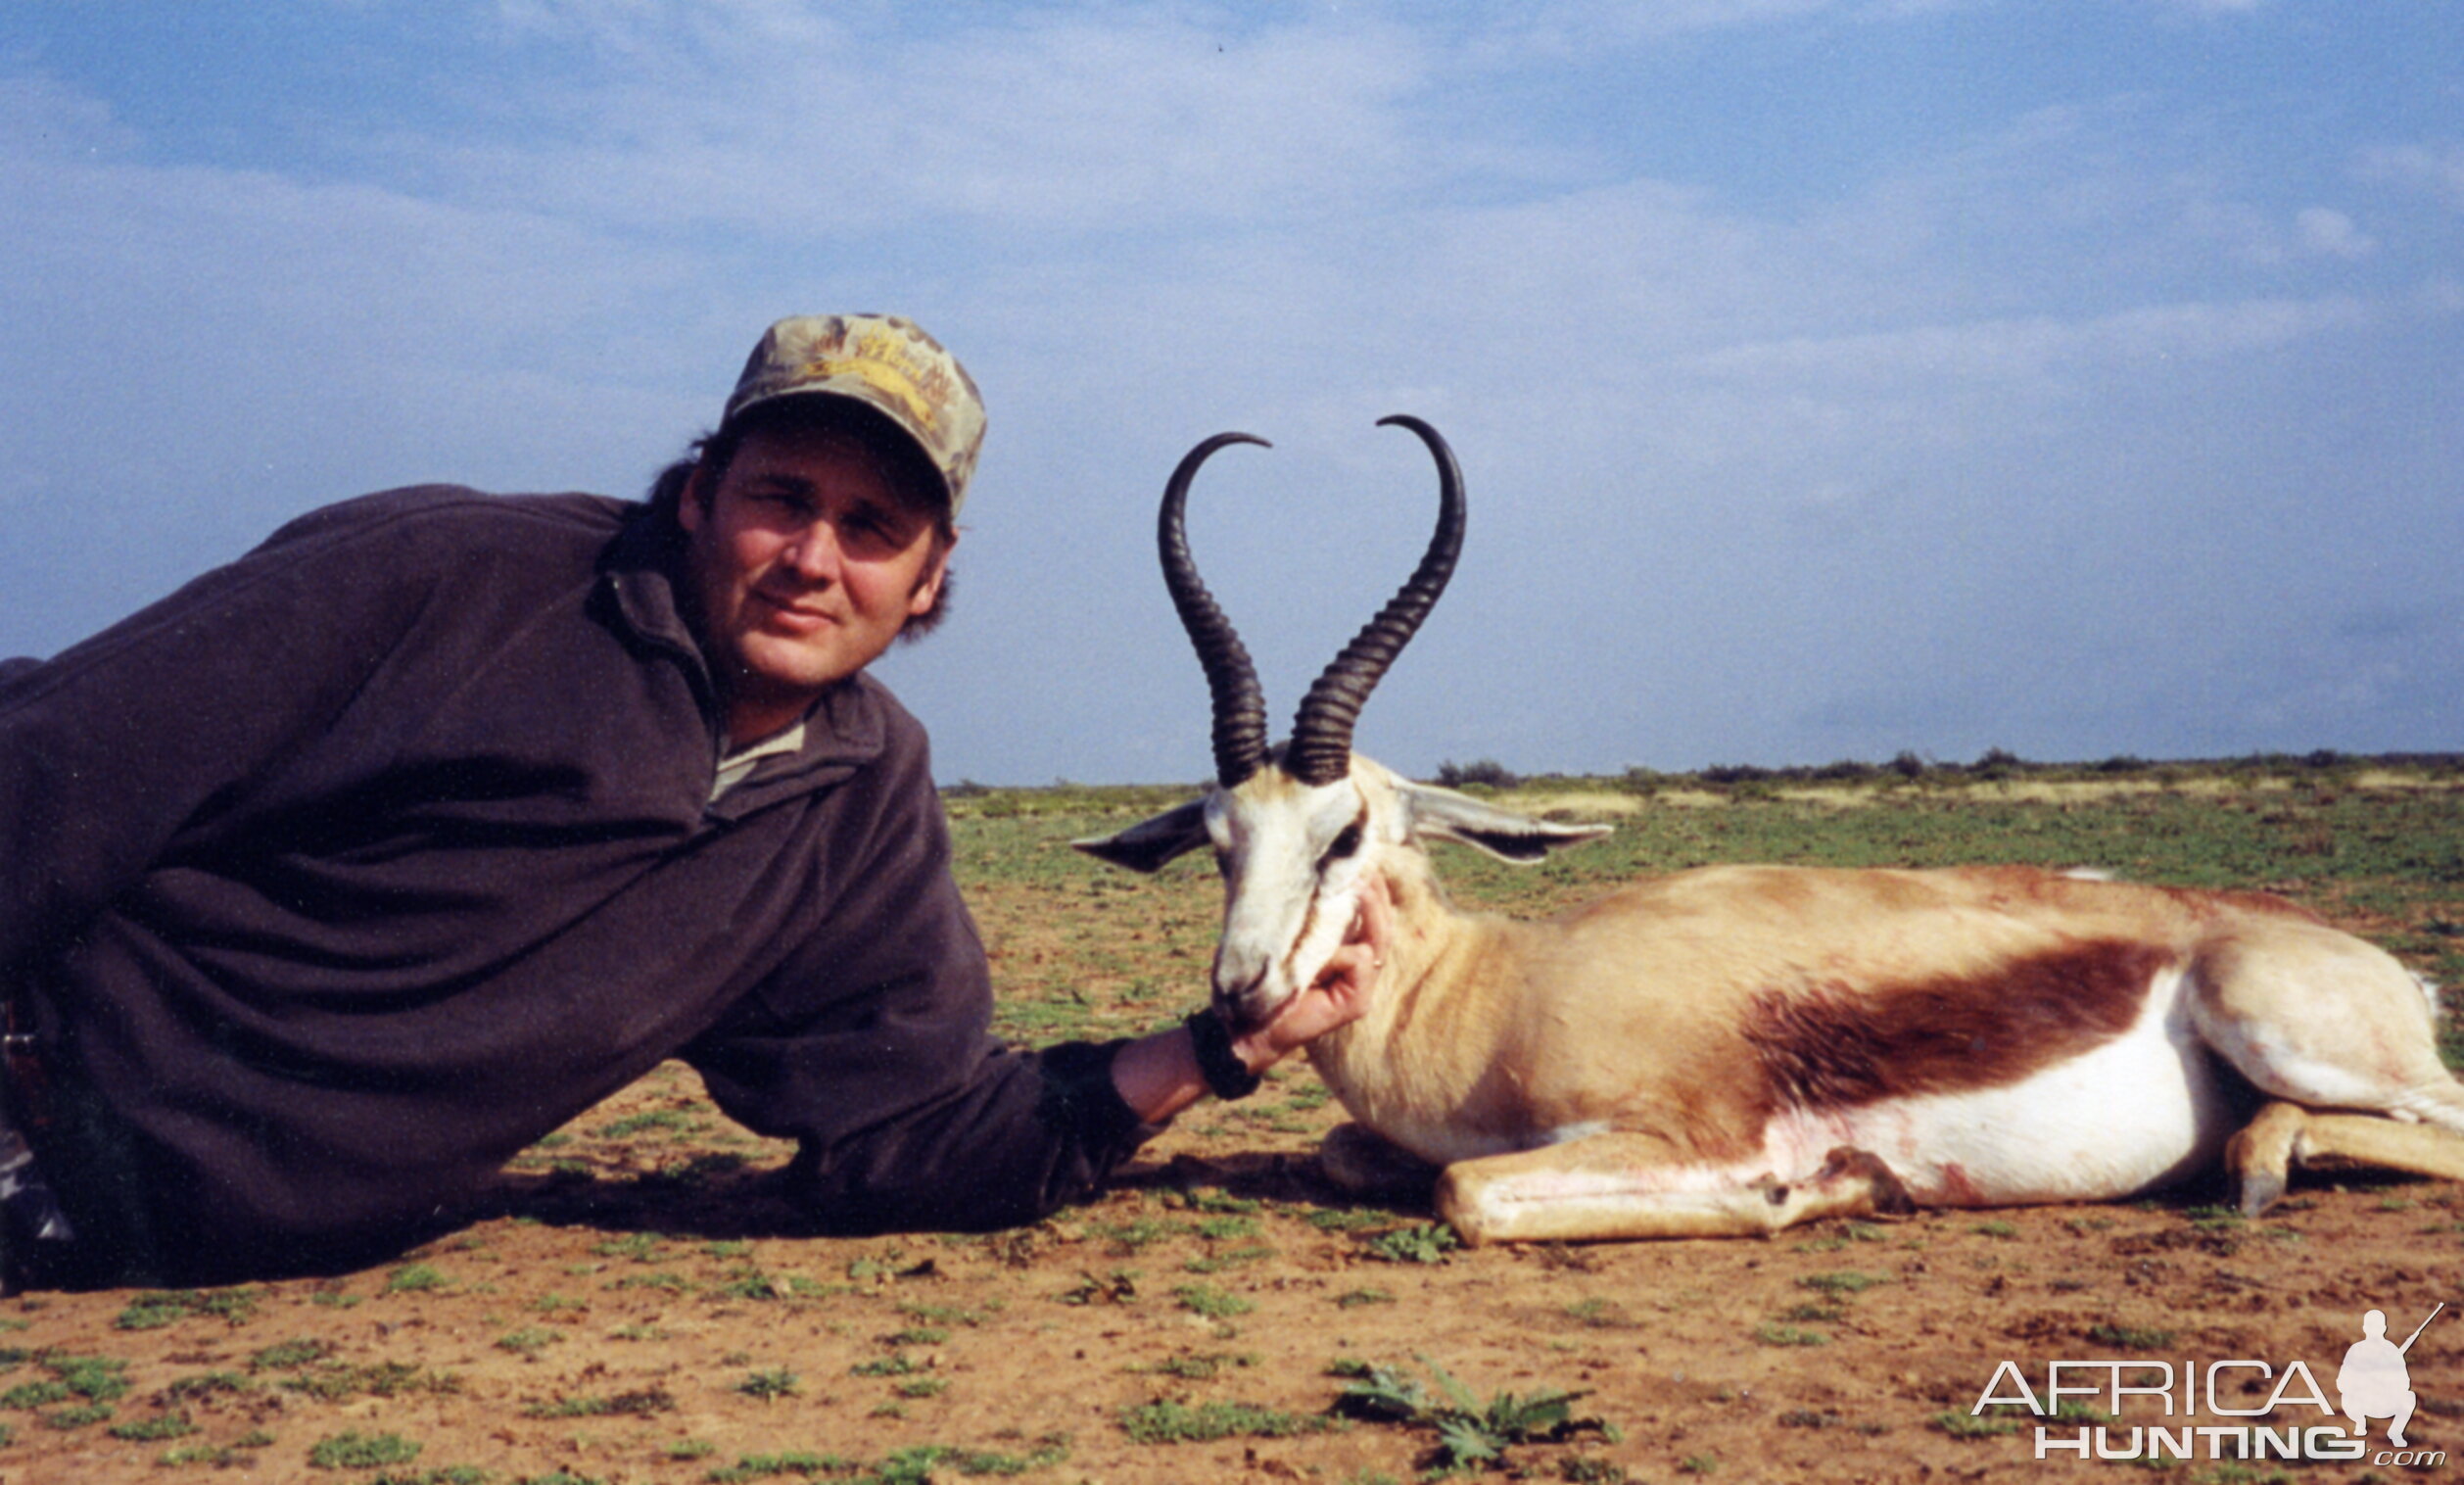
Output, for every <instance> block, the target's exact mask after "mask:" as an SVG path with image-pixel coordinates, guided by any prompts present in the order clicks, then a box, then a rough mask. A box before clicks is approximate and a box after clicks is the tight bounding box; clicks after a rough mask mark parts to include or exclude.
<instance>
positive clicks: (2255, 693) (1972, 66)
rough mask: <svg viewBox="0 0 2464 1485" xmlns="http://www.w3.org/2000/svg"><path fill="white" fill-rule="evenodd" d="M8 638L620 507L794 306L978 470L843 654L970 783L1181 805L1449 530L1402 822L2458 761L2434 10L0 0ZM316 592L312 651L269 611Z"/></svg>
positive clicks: (2452, 335)
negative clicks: (2363, 758) (916, 718)
mask: <svg viewBox="0 0 2464 1485" xmlns="http://www.w3.org/2000/svg"><path fill="white" fill-rule="evenodd" d="M0 263H6V264H7V265H8V266H7V270H6V272H5V273H0V454H4V455H5V466H6V468H7V470H8V471H9V472H8V475H7V477H6V478H5V479H0V516H5V518H6V520H7V521H8V529H9V532H10V536H9V540H8V541H7V542H6V543H5V544H0V593H4V594H5V595H6V596H7V601H6V603H5V604H0V653H13V654H44V653H49V652H51V651H53V650H56V649H58V648H60V647H63V646H65V645H67V644H70V643H71V642H73V641H74V640H76V639H77V638H79V637H81V636H83V635H85V634H87V633H90V632H92V631H93V630H95V629H97V628H100V627H102V626H103V625H106V624H108V623H110V622H112V621H113V620H115V619H116V618H118V617H119V616H120V615H122V614H124V613H126V612H128V611H130V610H132V609H133V608H135V607H137V606H138V605H140V604H142V603H144V602H146V601H148V600H150V599H153V598H155V597H158V596H160V595H161V594H162V593H164V592H166V591H167V590H168V589H170V588H171V587H173V586H175V585H177V584H178V583H179V582H181V581H183V580H185V579H186V578H188V577H190V576H192V575H194V574H195V573H197V572H199V571H201V570H203V569H204V568H205V567H207V566H210V565H211V564H213V563H214V562H217V561H220V560H224V559H227V558H228V557H230V556H233V555H236V554H237V553H238V552H240V551H244V550H246V549H247V547H249V546H250V545H252V544H253V543H254V542H255V541H257V540H258V539H260V538H261V537H262V536H263V535H264V534H265V533H266V532H267V531H269V530H270V529H271V528H272V527H273V526H274V525H276V524H278V523H279V522H280V521H282V520H283V519H285V518H286V517H288V516H290V515H292V514H295V513H297V512H298V511H301V510H303V509H306V508H308V507H310V506H313V505H316V504H319V503H324V502H326V501H329V500H333V499H338V498H341V497H344V496H347V495H351V494H355V493H358V492H361V491H365V490H371V489H378V488H383V487H385V486H389V485H395V484H403V483H410V482H416V481H427V480H447V481H455V482H460V483H466V484H472V485H477V486H480V487H482V488H488V489H497V490H547V489H590V490H597V491H602V492H607V493H614V494H631V493H635V492H637V491H638V490H639V489H640V487H641V486H642V485H643V484H644V482H645V481H646V480H647V478H648V477H649V475H650V474H651V473H652V472H653V471H654V470H655V469H656V467H657V466H658V465H659V464H660V463H661V462H663V461H664V460H665V459H666V458H668V457H670V456H672V455H673V454H674V453H675V452H676V451H677V450H678V449H679V448H681V446H682V445H683V444H684V442H685V441H686V440H687V438H688V437H689V436H690V435H692V434H693V433H695V432H697V431H699V430H700V429H702V428H703V427H705V426H706V425H707V424H708V422H709V421H710V420H711V419H712V418H713V417H714V416H715V414H716V412H717V408H718V405H719V403H720V401H721V399H722V398H723V396H724V395H725V392H726V390H727V387H728V384H729V383H730V381H731V380H732V378H733V377H734V372H735V370H736V368H737V366H738V365H739V364H740V362H741V360H742V358H743V355H744V353H745V351H746V349H747V348H748V347H749V346H750V345H751V343H752V341H753V339H754V338H755V336H756V335H757V334H758V333H759V331H760V329H761V327H762V326H763V325H764V324H766V323H767V322H768V321H769V320H770V319H772V318H775V317H777V316H778V315H781V314H784V313H790V312H801V311H832V310H886V311H901V312H905V313H909V314H912V315H914V316H915V317H917V318H918V319H920V320H921V321H923V322H924V324H925V325H926V326H927V327H928V328H930V329H931V330H933V331H934V333H935V334H937V335H938V336H940V337H941V338H942V339H943V340H944V341H946V342H947V343H949V344H950V345H951V347H952V348H953V349H954V350H956V351H957V352H958V354H959V355H960V356H961V358H962V359H965V360H966V361H967V362H968V364H969V366H970V367H971V370H972V371H973V372H974V374H975V376H976V379H977V380H978V382H979V383H981V384H982V386H983V388H984V391H985V394H986V399H987V402H988V403H989V405H990V408H991V422H992V426H991V435H990V440H989V442H988V444H987V446H986V450H985V455H984V462H983V466H982V471H981V474H980V476H979V479H978V482H977V485H976V487H975V492H974V495H973V498H972V499H971V503H970V505H969V508H968V512H967V515H968V525H967V530H966V534H965V538H964V541H963V544H962V546H961V548H960V553H959V572H960V588H959V593H958V601H959V610H958V613H957V616H956V617H955V618H954V619H953V620H952V622H951V624H950V626H949V627H948V628H947V629H946V630H944V631H943V632H942V633H941V634H940V635H938V636H936V637H934V638H933V639H932V640H930V641H929V642H927V643H925V644H924V645H922V646H918V647H913V648H908V649H904V650H901V651H899V652H898V653H896V654H895V655H894V656H893V657H892V658H891V659H890V660H888V661H887V662H885V665H884V674H885V675H886V676H887V678H888V679H889V680H890V681H891V684H892V685H893V686H895V687H896V688H897V689H898V691H899V693H900V694H901V695H902V696H904V697H905V698H906V699H907V700H908V702H909V704H910V705H911V706H912V707H913V708H914V709H915V710H916V711H918V712H919V713H920V714H921V715H922V716H924V719H925V721H926V722H927V723H928V724H929V725H930V727H931V728H932V731H933V735H934V738H935V743H936V751H937V758H938V771H939V772H940V774H941V776H942V777H943V778H944V779H945V780H953V781H955V780H957V779H961V778H971V779H976V780H980V781H984V782H1000V783H1041V782H1047V781H1050V780H1052V779H1055V778H1065V777H1066V778H1070V779H1078V780H1089V781H1114V780H1159V781H1168V780H1192V779H1197V778H1200V777H1202V776H1204V775H1205V773H1206V772H1207V770H1208V762H1207V759H1208V752H1207V727H1206V715H1205V705H1206V703H1205V689H1204V685H1203V682H1202V680H1201V678H1200V676H1199V672H1198V668H1197V665H1196V663H1195V661H1194V660H1193V659H1192V658H1191V657H1190V655H1189V653H1188V651H1187V648H1186V646H1185V644H1184V642H1183V641H1182V640H1181V638H1180V636H1179V634H1178V632H1177V630H1176V629H1175V628H1174V626H1173V624H1172V620H1171V616H1170V609H1169V606H1168V604H1167V602H1166V600H1165V599H1164V596H1163V592H1162V587H1161V581H1160V580H1159V578H1158V576H1157V574H1156V570H1155V562H1154V555H1153V546H1152V544H1153V512H1154V505H1155V501H1156V498H1157V495H1158V493H1159V492H1160V490H1161V483H1162V480H1163V477H1164V475H1165V474H1166V473H1167V472H1168V471H1169V469H1170V467H1171V465H1172V463H1173V461H1174V460H1175V459H1176V458H1177V457H1178V456H1179V455H1180V453H1181V452H1182V451H1183V450H1184V449H1186V448H1187V447H1188V446H1189V445H1191V444H1193V443H1195V442H1196V441H1197V440H1199V439H1201V438H1203V437H1205V436H1207V435H1208V434H1210V433H1213V432H1216V431H1219V430H1222V429H1226V428H1241V429H1246V430H1248V431H1251V432H1254V433H1256V434H1258V435H1261V436H1263V437H1266V438H1268V439H1271V440H1273V441H1274V443H1275V448H1274V449H1272V450H1271V451H1267V450H1256V449H1237V450H1233V451H1230V452H1228V453H1226V454H1224V455H1220V456H1219V457H1218V458H1217V459H1216V461H1215V462H1214V463H1213V464H1211V465H1209V467H1208V471H1207V473H1206V475H1205V476H1204V478H1203V479H1202V481H1201V483H1200V485H1199V488H1198V492H1197V495H1196V497H1195V499H1194V501H1193V515H1192V534H1193V541H1194V543H1195V545H1196V547H1197V550H1198V552H1199V556H1200V560H1201V563H1202V565H1203V567H1204V569H1205V571H1206V573H1207V576H1208V581H1209V583H1210V584H1211V585H1212V586H1213V587H1214V589H1215V591H1216V593H1217V594H1218V596H1219V597H1220V598H1221V599H1223V601H1224V603H1225V605H1226V607H1227V608H1228V609H1229V610H1230V612H1231V613H1232V615H1233V617H1234V619H1235V621H1236V622H1237V623H1238V624H1239V625H1240V626H1241V628H1242V632H1243V634H1244V636H1245V637H1246V638H1247V639H1248V641H1249V643H1250V647H1251V649H1252V650H1253V652H1255V653H1256V655H1257V657H1258V660H1259V664H1260V668H1261V671H1262V672H1263V676H1264V680H1265V684H1266V688H1267V691H1268V695H1269V697H1270V704H1271V705H1272V707H1273V708H1274V710H1275V711H1276V713H1277V714H1278V715H1288V712H1289V708H1290V707H1291V705H1292V704H1293V703H1294V702H1295V701H1296V700H1297V698H1298V696H1299V695H1300V693H1301V692H1302V691H1303V689H1304V688H1305V686H1306V684H1307V682H1308V679H1309V678H1310V677H1311V676H1312V675H1313V674H1315V672H1316V670H1317V669H1318V667H1319V666H1321V665H1322V664H1323V663H1324V662H1325V660H1326V659H1327V658H1328V657H1330V656H1331V655H1332V654H1333V653H1334V651H1335V650H1336V648H1338V647H1340V646H1341V645H1342V643H1343V642H1344V640H1345V639H1346V638H1348V637H1349V636H1350V633H1351V631H1352V630H1353V629H1354V628H1355V627H1357V625H1358V624H1359V623H1360V622H1361V621H1362V620H1363V619H1365V618H1366V617H1367V615H1368V614H1369V613H1370V612H1371V611H1373V610H1374V609H1375V607H1376V605H1377V604H1378V603H1379V602H1380V601H1381V600H1382V599H1384V597H1385V596H1386V594H1387V593H1389V592H1390V591H1391V590H1392V589H1393V587H1394V585H1395V584H1396V582H1397V581H1398V580H1399V578H1400V577H1401V575H1402V573H1403V572H1404V571H1405V570H1406V569H1407V568H1408V566H1409V564H1410V562H1411V560H1412V557H1413V556H1414V554H1415V553H1416V551H1417V549H1418V545H1419V543H1420V541H1421V540H1422V537H1423V535H1424V533H1425V531H1426V529H1427V524H1428V521H1429V518H1430V515H1431V513H1432V482H1431V478H1430V472H1429V468H1428V464H1427V461H1426V458H1425V456H1424V455H1422V454H1421V452H1420V451H1419V449H1418V447H1417V445H1416V443H1415V442H1414V441H1413V440H1411V439H1410V438H1409V437H1408V436H1407V435H1404V434H1401V433H1398V432H1396V431H1394V430H1386V429H1379V428H1377V427H1375V426H1374V423H1375V420H1376V419H1377V418H1378V417H1379V416H1381V415H1384V414H1386V413H1390V412H1398V411H1403V412H1415V413H1418V414H1420V415H1422V416H1424V417H1427V418H1429V419H1430V420H1431V421H1433V422H1434V423H1436V424H1437V426H1439V427H1440V428H1441V429H1442V430H1444V431H1445V433H1446V434H1447V436H1448V437H1449V438H1450V439H1451V440H1452V442H1453V444H1454V446H1455V448H1456V450H1457V452H1458V454H1459V455H1460V456H1461V458H1462V461H1463V464H1464V468H1465V473H1466V477H1467V481H1468V484H1469V487H1470V490H1471V497H1472V524H1471V535H1470V540H1469V543H1468V546H1467V549H1466V553H1465V557H1464V561H1463V564H1462V567H1461V569H1460V572H1459V574H1458V576H1457V578H1456V581H1455V584H1454V587H1453V589H1452V590H1451V591H1450V593H1449V594H1448V596H1447V598H1446V599H1445V601H1444V602H1442V603H1441V604H1440V605H1439V608H1438V610H1437V612H1436V615H1435V616H1434V617H1433V618H1432V620H1431V621H1430V623H1429V626H1428V628H1427V629H1426V630H1425V631H1424V633H1423V634H1422V636H1421V638H1420V639H1419V640H1418V641H1417V642H1416V643H1415V645H1414V646H1413V647H1412V649H1411V650H1410V651H1409V652H1407V654H1406V655H1405V657H1404V658H1403V660H1402V662H1401V663H1400V664H1399V665H1398V667H1397V669H1396V670H1395V672H1394V674H1393V675H1392V676H1391V677H1390V679H1389V681H1388V683H1387V685H1386V686H1385V687H1384V688H1383V689H1382V690H1381V692H1380V693H1379V695H1378V696H1377V698H1376V699H1375V700H1374V701H1373V702H1372V703H1371V704H1370V706H1369V708H1368V710H1367V712H1366V713H1365V714H1364V716H1363V719H1362V723H1361V728H1360V733H1359V742H1360V743H1361V745H1362V746H1363V748H1364V749H1366V750H1368V751H1370V752H1372V753H1374V754H1376V755H1378V756H1380V757H1382V758H1383V759H1385V760H1386V761H1388V762H1389V763H1392V764H1394V765H1396V766H1398V767H1400V768H1402V769H1404V770H1406V771H1408V772H1414V773H1419V774H1423V775H1426V774H1427V773H1429V772H1431V771H1433V770H1434V769H1435V768H1436V767H1437V765H1438V764H1439V763H1440V762H1441V761H1443V760H1447V759H1452V760H1457V761H1469V760H1471V759H1474V758H1495V759H1498V760H1500V761H1502V762H1505V763H1506V764H1508V765H1509V766H1511V767H1515V768H1519V769H1525V770H1540V769H1566V770H1584V771H1594V772H1599V771H1615V770H1619V769H1623V768H1625V767H1627V766H1630V765H1642V766H1648V767H1653V768H1663V769H1677V768H1690V767H1697V766H1700V765H1703V764H1707V763H1713V762H1756V763H1765V764H1784V763H1821V762H1826V761H1829V760H1831V759H1835V758H1845V757H1856V758H1868V759H1880V758H1887V757H1889V756H1891V755H1893V754H1894V753H1897V752H1899V751H1901V750H1902V749H1913V750H1915V751H1917V752H1919V753H1923V754H1927V755H1930V756H1934V757H1937V758H1941V759H1945V760H1966V759H1968V758H1972V757H1974V756H1975V755H1977V754H1978V753H1981V752H1982V751H1984V750H1985V749H1987V748H1989V747H2004V748H2009V749H2012V750H2014V751H2015V752H2018V753H2020V754H2022V755H2024V756H2028V757H2033V758H2053V759H2067V758H2101V757H2105V756H2108V755H2110V754H2114V753H2123V752H2127V753H2136V754H2140V755H2142V756H2149V757H2173V756H2192V755H2206V754H2229V753H2242V752H2249V751H2254V750H2289V751H2307V750H2309V749H2312V748H2317V747H2334V748H2340V749H2346V750H2352V751H2377V750H2390V749H2442V750H2443V749H2453V748H2456V747H2458V746H2464V726H2459V723H2464V563H2459V562H2458V560H2457V553H2458V552H2459V551H2464V7H2458V6H2455V5H2452V4H2449V3H2444V0H2383V3H2373V4H2369V5H2361V6H2350V5H2338V4H2329V3H2326V0H2311V3H2300V0H2236V3H2226V0H2066V3H2063V4H2060V5H2051V4H2042V3H2034V4H2019V3H1995V0H1665V3H1651V0H1627V3H1618V4H1607V3H1593V0H1553V3H1552V0H1534V3H1528V4H1520V5H1484V6H1469V5H1445V4H1420V5H1386V4H1376V3H1371V4H1343V5H1323V4H1321V5H1244V6H1238V7H1235V6H1229V5H1226V6H1204V5H1189V4H1139V3H1120V4H1101V5H1081V6H1067V7H1031V6H1012V5H998V4H982V5H970V6H942V7H905V6H892V5H887V4H879V3H862V0H857V3H836V4H823V3H797V0H713V3H699V4H684V3H668V0H600V3H593V4H583V3H565V0H497V3H457V0H431V3H423V4H415V5H414V4H410V3H407V0H292V3H284V4H272V5H267V4H262V3H248V4H240V3H223V0H186V3H183V4H179V5H163V6H81V5H80V6H71V5H24V6H13V7H9V8H7V9H6V10H4V11H0ZM311 618H312V616H308V615H303V622H308V621H311Z"/></svg>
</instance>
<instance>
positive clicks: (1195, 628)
mask: <svg viewBox="0 0 2464 1485" xmlns="http://www.w3.org/2000/svg"><path fill="white" fill-rule="evenodd" d="M1226 444H1256V445H1258V446H1259V447H1261V448H1267V447H1271V446H1270V445H1268V444H1267V443H1266V441H1265V440H1264V439H1262V438H1256V437H1254V436H1252V435H1250V434H1247V433H1218V434H1216V435H1215V436H1214V437H1212V438H1210V439H1208V440H1207V441H1206V442H1205V443H1203V444H1200V445H1199V446H1198V447H1197V448H1195V449H1192V450H1190V451H1189V453H1188V454H1187V455H1184V456H1183V457H1182V459H1181V462H1180V467H1179V468H1177V469H1174V470H1173V471H1172V477H1171V479H1169V480H1167V481H1165V482H1164V486H1163V509H1162V512H1161V514H1160V515H1158V516H1157V518H1156V529H1155V542H1156V547H1157V549H1158V551H1160V552H1161V555H1162V558H1163V586H1164V587H1166V588H1168V589H1170V590H1171V592H1172V607H1173V608H1174V609H1176V610H1178V611H1179V613H1180V616H1181V627H1182V628H1183V629H1185V630H1188V631H1189V642H1190V644H1192V645H1194V646H1196V647H1197V648H1198V663H1199V664H1200V665H1202V666H1204V667H1206V671H1207V692H1208V695H1210V696H1212V697H1213V698H1214V718H1215V720H1214V744H1215V780H1216V782H1218V783H1220V784H1221V785H1222V786H1223V787H1224V788H1225V789H1238V788H1240V787H1241V785H1242V784H1243V783H1244V782H1246V781H1247V780H1248V779H1249V777H1250V776H1251V775H1252V774H1255V773H1256V772H1257V771H1258V770H1259V769H1260V768H1263V767H1265V765H1266V694H1265V693H1264V692H1263V691H1261V690H1259V689H1258V685H1257V667H1256V665H1255V664H1254V663H1252V662H1251V660H1250V657H1249V651H1248V650H1246V649H1244V648H1242V647H1241V637H1240V636H1239V635H1237V634H1235V633H1233V631H1232V621H1231V620H1229V619H1227V618H1225V617H1224V616H1223V610H1222V609H1221V608H1219V607H1217V606H1215V600H1214V595H1212V594H1210V593H1208V591H1207V585H1206V584H1205V583H1203V582H1201V581H1199V578H1198V564H1197V562H1196V561H1194V560H1192V559H1191V557H1190V554H1189V533H1188V532H1187V530H1185V529H1184V520H1183V512H1184V510H1185V509H1186V508H1187V506H1188V504H1189V482H1190V480H1191V479H1193V478H1194V477H1196V475H1197V473H1198V466H1199V465H1201V464H1203V463H1205V462H1206V461H1207V457H1208V455H1211V454H1213V453H1214V452H1215V451H1216V450H1217V449H1220V448H1222V447H1223V446H1224V445H1226Z"/></svg>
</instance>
